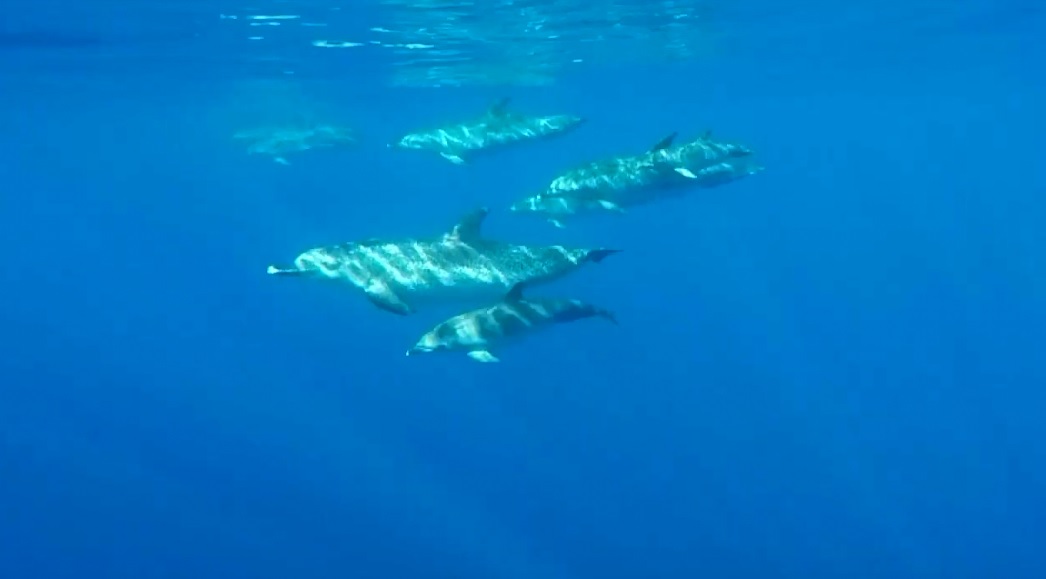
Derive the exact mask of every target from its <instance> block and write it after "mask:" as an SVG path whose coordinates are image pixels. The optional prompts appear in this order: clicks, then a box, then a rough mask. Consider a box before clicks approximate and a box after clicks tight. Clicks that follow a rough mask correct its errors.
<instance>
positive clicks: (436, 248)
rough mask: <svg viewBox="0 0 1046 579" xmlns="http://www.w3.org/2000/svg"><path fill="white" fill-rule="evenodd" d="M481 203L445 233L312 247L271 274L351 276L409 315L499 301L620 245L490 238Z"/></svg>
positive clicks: (376, 298) (382, 303) (383, 304)
mask: <svg viewBox="0 0 1046 579" xmlns="http://www.w3.org/2000/svg"><path fill="white" fill-rule="evenodd" d="M487 213H488V210H487V208H485V207H484V208H480V209H477V210H475V211H473V212H472V213H470V214H468V215H467V216H465V218H464V219H462V220H461V221H460V222H459V223H458V224H457V225H455V226H454V228H453V229H452V230H451V231H450V232H449V233H446V234H444V235H442V236H439V237H433V238H425V239H368V240H365V241H359V242H348V243H342V244H339V245H331V246H326V247H317V248H314V249H309V250H307V251H305V252H303V253H301V254H300V255H298V257H297V258H296V259H295V260H294V265H293V266H291V267H279V266H275V265H270V266H269V268H268V273H269V274H271V275H284V276H308V277H316V278H327V279H339V280H344V281H347V282H349V283H350V284H352V285H353V286H355V287H357V288H359V289H360V290H362V291H363V293H364V294H365V295H366V296H367V298H368V299H370V301H371V302H372V303H374V304H375V305H376V306H377V307H379V308H381V309H383V310H387V311H389V312H392V313H395V314H399V315H408V314H412V313H414V312H415V311H416V309H417V308H419V307H421V306H422V305H428V304H448V303H467V302H474V301H480V300H488V299H496V297H500V296H502V295H504V293H505V291H506V290H508V289H509V288H511V287H512V286H514V285H515V284H517V283H520V282H523V281H526V282H528V283H533V284H540V283H545V282H550V281H553V280H556V279H559V278H561V277H563V276H566V275H568V274H570V273H571V272H573V271H575V270H577V269H578V268H580V267H581V266H583V265H584V264H586V263H588V262H593V263H599V262H600V261H602V260H603V259H605V258H606V257H607V256H609V255H613V254H615V253H618V252H619V251H620V250H617V249H602V248H600V249H579V248H568V247H563V246H561V245H541V246H528V245H517V244H513V243H507V242H503V241H497V240H493V239H488V238H486V237H485V236H483V235H482V233H481V227H482V224H483V221H484V219H485V218H486V216H487Z"/></svg>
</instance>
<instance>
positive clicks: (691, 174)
mask: <svg viewBox="0 0 1046 579" xmlns="http://www.w3.org/2000/svg"><path fill="white" fill-rule="evenodd" d="M673 170H674V171H675V172H676V173H679V174H680V175H682V176H684V177H686V178H687V179H697V175H694V172H693V171H691V170H690V169H687V168H686V167H676V168H675V169H673Z"/></svg>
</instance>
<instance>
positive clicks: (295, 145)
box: [233, 125, 356, 165]
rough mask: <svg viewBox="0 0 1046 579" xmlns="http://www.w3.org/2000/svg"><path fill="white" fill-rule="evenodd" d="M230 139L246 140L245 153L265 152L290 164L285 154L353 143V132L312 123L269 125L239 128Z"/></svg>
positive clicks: (276, 159)
mask: <svg viewBox="0 0 1046 579" xmlns="http://www.w3.org/2000/svg"><path fill="white" fill-rule="evenodd" d="M233 138H234V139H243V140H247V141H250V145H248V147H247V152H248V153H249V154H252V155H268V156H269V157H271V158H272V160H273V161H274V162H276V163H279V164H281V165H290V161H288V160H287V155H288V154H290V153H299V152H302V151H308V150H311V149H329V148H333V147H339V146H345V145H351V144H355V143H356V136H355V134H354V133H353V132H352V131H351V130H349V129H345V128H342V127H335V126H331V125H314V126H310V127H307V128H279V129H276V128H270V129H253V130H247V131H240V132H238V133H236V134H234V135H233Z"/></svg>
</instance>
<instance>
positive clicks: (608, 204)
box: [597, 199, 626, 213]
mask: <svg viewBox="0 0 1046 579" xmlns="http://www.w3.org/2000/svg"><path fill="white" fill-rule="evenodd" d="M597 203H599V206H600V207H602V208H603V209H606V210H608V211H614V212H615V213H625V212H626V211H625V209H624V207H621V206H620V205H618V204H617V203H614V202H613V201H606V200H604V199H601V200H599V201H597Z"/></svg>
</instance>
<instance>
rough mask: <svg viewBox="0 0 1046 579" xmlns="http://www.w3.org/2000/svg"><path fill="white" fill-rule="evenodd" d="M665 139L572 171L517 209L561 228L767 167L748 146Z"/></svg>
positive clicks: (698, 140) (558, 178)
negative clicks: (580, 217) (634, 152)
mask: <svg viewBox="0 0 1046 579" xmlns="http://www.w3.org/2000/svg"><path fill="white" fill-rule="evenodd" d="M675 136H676V134H675V133H672V134H671V135H669V136H667V137H665V138H664V139H662V140H661V141H660V142H658V143H657V144H656V145H655V146H654V147H653V148H651V149H650V150H649V151H647V152H645V153H643V154H641V155H633V156H623V157H615V158H612V159H606V160H602V161H596V162H594V163H589V164H587V165H583V166H580V167H577V168H575V169H572V170H570V171H567V172H566V173H564V174H563V175H560V176H559V177H557V178H556V179H554V180H553V181H552V183H550V184H549V186H548V188H547V189H546V190H545V191H544V192H542V193H540V194H538V195H534V196H532V197H528V198H525V199H523V200H521V201H519V202H517V203H515V204H513V205H512V207H511V209H512V211H514V212H517V213H532V214H536V215H540V216H543V217H545V218H547V219H548V220H549V221H550V222H552V223H553V224H554V225H556V226H557V227H563V226H564V225H563V221H564V220H565V219H566V218H567V217H570V216H574V215H580V214H591V213H625V212H626V210H627V209H628V208H630V207H635V206H638V205H644V204H647V203H652V202H654V201H659V200H662V199H665V198H668V197H673V196H677V195H681V194H683V193H685V192H687V191H689V190H691V189H692V188H695V187H696V188H702V187H703V188H708V187H715V186H719V185H722V184H725V183H729V182H731V181H734V180H737V179H740V178H742V177H745V176H747V175H751V174H754V173H757V172H759V171H762V170H763V168H762V167H761V166H758V165H756V164H754V163H753V162H752V161H751V159H750V157H749V156H750V155H751V153H752V151H751V150H750V149H748V148H747V147H744V146H742V145H738V144H733V143H721V142H716V141H713V140H711V139H710V138H709V137H708V136H707V135H706V136H704V137H702V138H700V139H696V140H694V141H691V142H689V143H685V144H683V145H678V146H672V142H673V140H674V138H675Z"/></svg>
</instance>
